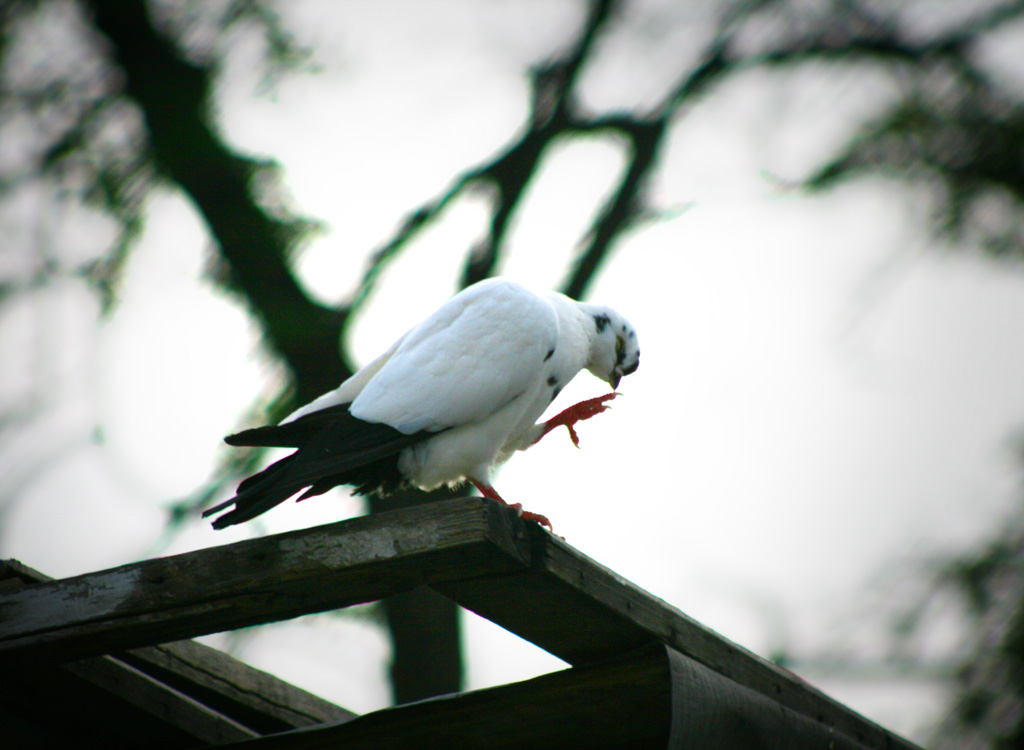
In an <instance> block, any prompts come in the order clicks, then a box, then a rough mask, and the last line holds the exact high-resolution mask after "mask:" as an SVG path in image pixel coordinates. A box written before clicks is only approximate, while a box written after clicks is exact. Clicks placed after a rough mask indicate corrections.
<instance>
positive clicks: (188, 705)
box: [64, 656, 259, 745]
mask: <svg viewBox="0 0 1024 750" xmlns="http://www.w3.org/2000/svg"><path fill="white" fill-rule="evenodd" d="M64 668H65V669H67V670H68V671H69V672H71V673H72V674H74V675H76V676H77V677H80V678H81V679H83V680H85V681H86V682H89V683H91V684H93V685H95V686H97V687H99V688H102V689H103V690H106V691H107V692H109V693H112V694H113V695H116V696H117V697H118V698H120V699H121V700H123V701H126V702H127V703H129V704H131V705H133V706H135V707H136V708H138V709H140V710H142V711H145V712H146V713H149V714H151V715H153V716H154V717H155V718H156V719H158V720H160V721H161V722H163V723H164V724H167V725H169V726H172V727H175V728H176V729H178V730H180V731H182V732H185V733H186V734H187V735H189V736H191V737H193V738H195V740H196V741H197V742H202V743H205V744H208V745H221V744H224V743H227V742H238V741H240V740H244V739H249V738H253V737H258V736H259V734H257V733H256V732H254V731H252V730H251V729H249V728H248V727H244V726H242V725H241V724H239V723H238V722H236V721H233V720H232V719H230V718H228V717H226V716H224V715H222V714H219V713H217V712H216V711H214V710H212V709H211V708H209V707H208V706H205V705H203V704H202V703H200V702H199V701H197V700H195V699H194V698H192V697H190V696H187V695H185V694H183V693H180V692H178V691H177V690H174V689H173V688H170V687H168V686H167V685H165V684H163V683H162V682H159V681H157V680H154V679H153V678H152V677H150V676H149V675H147V674H144V673H143V672H140V671H139V670H137V669H135V668H133V667H131V666H129V665H127V664H124V663H122V662H119V661H118V660H117V659H114V658H112V657H110V656H100V657H95V658H92V659H84V660H82V661H79V662H75V663H74V664H68V665H67V666H66V667H64Z"/></svg>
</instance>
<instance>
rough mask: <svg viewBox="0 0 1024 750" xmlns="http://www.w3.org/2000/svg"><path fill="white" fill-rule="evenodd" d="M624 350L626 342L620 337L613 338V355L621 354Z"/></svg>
mask: <svg viewBox="0 0 1024 750" xmlns="http://www.w3.org/2000/svg"><path fill="white" fill-rule="evenodd" d="M625 348H626V340H625V339H624V338H622V336H616V337H615V353H616V354H622V352H623V351H624V350H625Z"/></svg>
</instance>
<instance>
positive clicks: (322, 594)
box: [0, 498, 524, 666]
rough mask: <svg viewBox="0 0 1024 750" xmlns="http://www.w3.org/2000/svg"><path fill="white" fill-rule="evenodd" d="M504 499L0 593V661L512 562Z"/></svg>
mask: <svg viewBox="0 0 1024 750" xmlns="http://www.w3.org/2000/svg"><path fill="white" fill-rule="evenodd" d="M523 527H524V524H523V523H522V522H521V521H519V519H516V518H515V517H514V514H512V513H511V511H508V510H507V509H503V508H501V507H499V506H498V505H497V504H496V503H493V502H490V501H485V500H482V499H479V498H460V499H456V500H449V501H445V502H439V503H430V504H427V505H421V506H416V507H414V508H407V509H403V510H399V511H393V512H389V513H379V514H373V515H370V516H363V517H360V518H354V519H351V520H348V521H342V522H340V523H337V524H330V525H327V526H320V527H317V528H314V529H304V530H301V531H296V532H291V533H287V534H278V535H274V536H269V537H264V538H261V539H253V540H248V541H244V542H238V543H236V544H229V545H225V546H222V547H214V548H210V549H205V550H200V551H198V552H190V553H186V554H182V555H176V556H173V557H167V558H160V559H156V560H147V561H144V562H140V563H134V564H130V565H124V566H121V567H118V568H113V569H110V570H106V571H101V572H98V573H91V574H87V575H82V576H77V577H74V578H67V579H63V580H57V581H47V582H44V583H38V584H34V585H32V586H27V587H25V588H24V589H22V590H20V591H13V592H7V593H5V594H2V595H0V666H4V665H6V664H11V663H16V662H23V661H25V660H30V659H31V660H36V661H40V660H42V661H51V662H52V661H70V660H74V659H80V658H84V657H86V656H93V655H101V654H105V653H111V652H115V651H121V650H125V649H128V648H135V647H139V646H145V645H151V644H156V643H163V642H167V641H176V640H182V639H184V638H191V637H195V636H198V635H203V634H207V633H215V632H219V631H222V630H228V629H235V628H241V627H247V626H250V625H256V624H260V623H264V622H271V621H276V620H283V619H287V618H291V617H296V616H299V615H303V614H308V613H310V612H320V611H324V610H328V609H336V608H340V607H346V606H349V605H351V604H357V603H361V602H366V601H373V600H376V599H380V598H383V597H384V596H387V595H389V594H393V593H396V592H399V591H404V590H407V589H410V588H412V587H414V586H417V585H421V584H430V583H437V582H440V581H444V580H446V579H449V578H462V577H467V576H479V575H486V574H493V573H496V572H502V571H508V570H511V569H514V568H516V567H522V565H523V564H524V561H523V558H522V550H523V549H524V548H523V546H522V544H520V543H517V541H516V540H515V539H513V534H514V533H517V531H518V533H522V529H523Z"/></svg>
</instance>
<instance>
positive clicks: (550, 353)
mask: <svg viewBox="0 0 1024 750" xmlns="http://www.w3.org/2000/svg"><path fill="white" fill-rule="evenodd" d="M554 353H555V349H554V347H552V348H551V349H548V353H547V354H545V355H544V361H545V362H547V361H548V360H549V359H551V357H552V355H553V354H554Z"/></svg>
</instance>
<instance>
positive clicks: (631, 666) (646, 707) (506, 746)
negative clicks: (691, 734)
mask: <svg viewBox="0 0 1024 750" xmlns="http://www.w3.org/2000/svg"><path fill="white" fill-rule="evenodd" d="M670 699H671V675H670V670H669V665H668V660H667V657H666V652H665V649H664V647H661V646H655V647H652V648H648V649H645V650H643V651H641V652H635V653H631V654H625V655H623V654H620V655H619V656H617V657H615V658H613V659H609V660H606V661H603V662H600V663H595V664H590V665H587V666H583V667H574V668H572V669H566V670H561V671H558V672H553V673H551V674H546V675H542V676H540V677H535V678H533V679H531V680H526V681H524V682H517V683H513V684H510V685H501V686H499V687H494V688H488V689H485V690H477V691H473V692H467V693H460V694H458V695H451V696H444V697H441V698H433V699H430V700H426V701H420V702H417V703H410V704H406V705H404V706H398V707H396V708H388V709H384V710H381V711H375V712H373V713H370V714H364V715H363V716H360V717H359V718H358V719H354V720H352V721H350V722H347V723H345V724H341V725H327V726H321V727H314V728H311V729H304V730H299V731H294V732H287V733H284V734H279V735H273V736H269V737H263V738H260V739H256V740H251V741H247V742H240V743H236V744H232V745H228V746H226V747H225V750H227V749H228V748H231V749H232V750H234V749H235V748H237V750H243V749H244V750H321V749H322V748H345V750H364V749H365V750H406V749H408V750H412V749H415V750H421V748H431V747H446V748H447V747H452V748H455V747H457V748H465V749H466V750H472V749H474V748H480V749H481V750H483V749H485V748H486V749H487V750H548V749H549V748H587V749H588V750H619V748H631V749H632V748H637V749H638V750H645V749H646V748H650V749H651V750H654V749H655V748H657V749H658V750H662V749H663V748H665V747H666V743H667V741H668V736H669V728H670V724H671V709H670V705H671V703H670Z"/></svg>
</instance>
